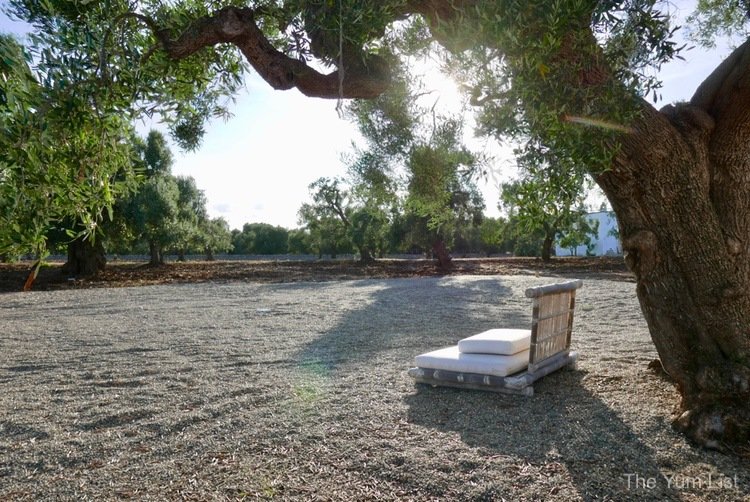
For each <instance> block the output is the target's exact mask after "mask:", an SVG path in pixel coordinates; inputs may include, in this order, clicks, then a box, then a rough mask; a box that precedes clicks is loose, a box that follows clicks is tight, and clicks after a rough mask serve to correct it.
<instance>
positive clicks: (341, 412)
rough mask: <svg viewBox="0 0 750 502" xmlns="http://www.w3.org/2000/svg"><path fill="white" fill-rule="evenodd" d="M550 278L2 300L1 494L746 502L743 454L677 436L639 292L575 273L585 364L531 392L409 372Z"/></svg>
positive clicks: (53, 294) (511, 322) (226, 287)
mask: <svg viewBox="0 0 750 502" xmlns="http://www.w3.org/2000/svg"><path fill="white" fill-rule="evenodd" d="M555 280H556V279H555ZM551 281H553V279H550V278H544V277H534V276H497V277H478V276H459V277H444V278H437V277H427V278H410V279H387V280H357V281H341V282H322V283H308V282H300V283H290V284H249V283H226V284H215V283H214V284H212V283H204V284H192V285H190V284H181V285H162V286H147V287H141V288H119V289H86V290H62V291H46V292H32V293H25V294H22V293H9V294H3V295H0V323H1V326H0V332H1V333H2V336H1V337H0V390H1V392H0V500H112V499H135V500H236V499H255V498H259V499H278V500H289V499H305V500H308V499H321V500H355V499H357V500H370V499H384V500H389V499H399V500H408V499H413V500H437V499H439V500H512V501H518V500H563V501H567V500H618V501H620V500H685V501H694V500H705V501H719V500H750V474H749V472H750V469H748V467H749V466H748V461H747V460H746V459H742V458H740V457H733V456H726V455H722V454H718V453H713V452H707V451H704V450H700V449H697V448H694V447H692V446H690V445H689V444H688V443H687V442H686V441H685V440H684V439H683V437H682V436H680V435H678V434H676V433H674V432H673V431H672V429H671V428H670V426H669V422H670V419H671V412H672V410H673V407H674V406H675V404H676V402H677V395H676V393H675V391H674V389H673V387H672V386H671V385H670V384H669V383H668V382H667V381H665V380H664V379H662V378H661V377H660V376H658V375H656V374H654V373H652V372H651V371H650V370H648V369H647V364H648V363H649V361H651V360H653V359H654V358H655V357H656V353H655V350H654V348H653V345H652V344H651V342H650V339H649V336H648V332H647V329H646V326H645V323H644V321H643V320H642V318H641V315H640V311H639V308H638V304H637V300H636V298H635V295H634V291H633V289H634V284H633V283H632V282H620V281H612V280H599V279H594V280H585V281H584V286H583V289H582V290H580V292H579V297H578V307H577V310H578V313H577V317H576V322H575V326H574V342H573V344H574V346H575V348H576V349H577V350H578V351H579V352H580V359H579V364H578V369H577V370H576V371H560V372H557V373H555V374H553V375H550V376H548V377H546V378H544V379H543V380H542V381H540V382H538V383H537V384H536V386H535V395H534V396H533V397H531V398H523V397H519V396H505V395H495V394H492V393H483V392H474V391H461V390H454V389H447V388H432V387H426V386H419V387H416V386H415V385H414V384H413V383H412V381H411V380H410V378H409V377H408V376H407V375H406V370H407V369H408V367H409V365H410V364H411V360H412V357H413V356H414V355H416V354H418V353H420V352H424V351H427V350H431V349H434V348H437V347H441V346H445V345H450V344H453V343H455V342H456V341H457V340H458V339H459V338H462V337H465V336H468V335H471V334H474V333H477V332H479V331H483V330H485V329H489V328H492V327H502V326H508V327H523V326H524V325H526V324H527V323H528V322H529V318H530V314H531V308H530V304H529V300H527V299H526V298H525V297H524V296H523V291H524V289H525V288H526V287H529V286H534V285H539V284H543V283H547V282H551Z"/></svg>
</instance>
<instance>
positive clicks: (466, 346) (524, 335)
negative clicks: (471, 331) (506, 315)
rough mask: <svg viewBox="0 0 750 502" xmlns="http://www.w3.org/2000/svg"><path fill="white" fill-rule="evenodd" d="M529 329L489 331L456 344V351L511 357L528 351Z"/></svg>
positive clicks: (529, 342)
mask: <svg viewBox="0 0 750 502" xmlns="http://www.w3.org/2000/svg"><path fill="white" fill-rule="evenodd" d="M530 345H531V330H530V329H491V330H488V331H485V332H484V333H479V334H478V335H474V336H470V337H468V338H464V339H463V340H461V341H460V342H458V350H459V351H461V352H463V353H465V354H501V355H506V356H509V355H512V354H516V353H518V352H521V351H522V350H526V351H528V350H529V346H530Z"/></svg>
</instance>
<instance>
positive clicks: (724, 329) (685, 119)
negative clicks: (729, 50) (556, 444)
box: [597, 43, 750, 449]
mask: <svg viewBox="0 0 750 502" xmlns="http://www.w3.org/2000/svg"><path fill="white" fill-rule="evenodd" d="M732 58H735V61H734V63H733V64H732V65H728V66H724V65H722V66H720V67H719V68H718V69H717V71H716V72H715V74H714V75H712V76H711V77H710V78H709V79H708V80H707V81H706V83H705V84H704V85H702V86H701V88H699V90H698V92H697V93H696V95H695V97H694V98H693V99H692V101H691V102H690V103H686V104H681V105H677V106H667V107H665V108H664V109H662V110H661V111H660V112H657V111H656V110H654V109H653V108H651V107H650V106H647V105H644V106H643V116H642V118H641V119H640V120H639V121H638V123H637V124H636V125H635V130H634V132H633V133H632V134H628V135H625V137H624V138H623V139H622V142H623V148H622V154H621V155H620V156H619V157H618V158H617V159H616V162H615V166H614V167H613V169H612V170H611V171H608V172H605V173H603V174H601V175H599V176H598V177H597V182H598V183H599V185H600V186H601V187H602V188H603V189H604V190H605V192H606V193H607V196H608V197H609V199H610V201H611V203H612V205H613V208H614V210H615V213H616V214H617V217H618V221H619V224H620V232H621V237H622V242H623V249H624V251H625V253H626V261H627V263H628V265H629V267H630V268H631V269H632V270H633V272H634V273H635V275H636V278H637V293H638V298H639V300H640V304H641V307H642V309H643V313H644V315H645V317H646V321H647V322H648V326H649V330H650V332H651V337H652V339H653V341H654V344H655V345H656V348H657V350H658V352H659V356H660V357H661V361H662V365H663V367H664V369H665V370H666V372H667V373H668V374H669V375H670V376H671V377H672V378H674V380H675V382H676V383H677V385H678V388H679V390H680V393H681V395H682V402H681V414H680V415H679V417H677V418H676V420H675V422H674V425H675V427H676V428H677V429H679V430H681V431H683V432H685V433H686V434H687V435H688V436H689V437H691V438H692V439H694V440H695V441H697V442H698V443H700V444H702V445H704V446H707V447H711V448H717V449H722V448H723V447H724V446H725V445H726V444H734V445H737V444H747V442H748V441H749V440H750V404H749V403H750V256H748V255H749V254H750V196H748V189H749V188H750V87H748V84H747V83H745V82H743V80H744V79H746V78H747V75H748V72H749V70H748V62H750V50H749V49H748V44H747V43H746V44H745V45H744V46H743V47H741V48H739V49H738V50H737V52H736V53H735V54H733V55H732V56H731V57H730V59H732ZM738 63H739V64H740V65H741V67H742V68H741V71H738V67H737V64H738ZM730 68H732V69H733V70H734V71H728V70H729V69H730ZM743 76H744V79H743V78H742V77H743Z"/></svg>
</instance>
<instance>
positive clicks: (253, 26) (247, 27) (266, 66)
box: [138, 7, 390, 99]
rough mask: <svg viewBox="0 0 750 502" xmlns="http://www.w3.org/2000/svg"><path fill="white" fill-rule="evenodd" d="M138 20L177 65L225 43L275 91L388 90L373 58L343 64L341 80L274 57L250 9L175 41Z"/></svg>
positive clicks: (383, 70) (221, 14)
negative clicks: (242, 57) (197, 53)
mask: <svg viewBox="0 0 750 502" xmlns="http://www.w3.org/2000/svg"><path fill="white" fill-rule="evenodd" d="M138 16H139V19H141V20H143V21H144V22H145V23H146V25H147V26H148V27H149V28H150V29H151V30H152V32H153V33H154V36H155V37H156V38H157V39H158V41H159V43H160V45H161V47H162V49H163V50H164V51H165V52H166V54H167V55H168V56H169V57H170V58H172V59H175V60H179V59H184V58H187V57H189V56H190V55H192V54H195V53H196V52H197V51H199V50H201V49H203V48H205V47H212V46H214V45H218V44H222V43H228V44H233V45H235V46H236V47H238V48H239V49H240V51H241V52H242V54H243V55H244V56H245V58H247V61H248V62H249V63H250V65H251V66H252V67H253V68H254V69H255V70H256V71H257V72H258V74H259V75H260V76H261V77H262V78H263V79H264V80H265V81H266V82H268V84H269V85H270V86H271V87H273V88H274V89H277V90H286V89H291V88H293V87H296V88H297V89H299V91H300V92H302V94H304V95H306V96H310V97H318V98H332V99H338V98H341V97H344V98H374V97H376V96H378V95H380V94H382V93H383V92H384V91H385V89H386V88H387V87H388V85H389V82H390V79H389V72H388V67H387V65H386V64H385V63H384V62H383V61H382V60H381V58H379V57H378V56H375V55H369V54H368V55H365V54H362V53H360V54H353V55H351V56H349V57H348V58H347V57H346V56H348V55H347V54H345V55H344V56H345V58H344V65H345V68H344V78H343V81H342V82H339V70H336V71H334V72H332V73H328V74H324V73H321V72H319V71H317V70H315V69H313V68H312V67H310V66H308V65H307V64H305V63H304V62H302V61H299V60H297V59H293V58H291V57H289V56H287V55H286V54H284V53H282V52H280V51H278V50H277V49H276V48H275V47H274V46H273V45H272V44H271V43H270V42H269V41H268V39H267V38H266V37H265V35H264V34H263V32H262V31H261V30H260V28H258V25H257V23H256V22H255V12H254V11H253V10H252V9H250V8H239V7H225V8H223V9H221V10H219V11H217V12H216V13H214V14H212V15H210V16H203V17H201V18H198V19H196V20H195V21H193V22H192V23H191V24H190V25H189V26H188V27H187V28H186V29H185V30H184V31H183V32H182V33H181V34H180V35H179V36H178V37H177V38H173V37H172V34H171V33H170V31H169V30H165V29H160V28H158V27H157V26H156V23H155V22H154V21H153V20H151V19H150V18H147V17H146V16H140V15H138Z"/></svg>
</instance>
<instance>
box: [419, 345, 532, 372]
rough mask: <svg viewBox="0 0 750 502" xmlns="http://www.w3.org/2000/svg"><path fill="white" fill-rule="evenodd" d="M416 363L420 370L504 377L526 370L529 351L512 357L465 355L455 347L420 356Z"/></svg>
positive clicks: (523, 351)
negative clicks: (427, 369) (428, 369)
mask: <svg viewBox="0 0 750 502" xmlns="http://www.w3.org/2000/svg"><path fill="white" fill-rule="evenodd" d="M414 361H415V363H416V365H417V366H419V367H420V368H430V369H436V370H447V371H456V372H459V373H479V374H480V375H494V376H499V377H504V376H508V375H512V374H513V373H518V372H519V371H521V370H523V369H526V367H527V366H528V365H529V351H528V349H527V350H522V351H520V352H517V353H515V354H513V355H510V356H499V355H494V354H464V353H462V352H459V351H458V346H456V345H454V346H452V347H446V348H444V349H439V350H433V351H432V352H427V353H425V354H421V355H418V356H417V357H415V358H414Z"/></svg>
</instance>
